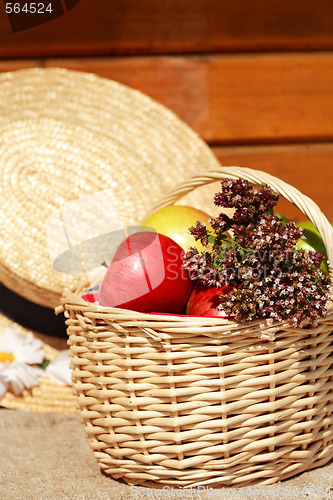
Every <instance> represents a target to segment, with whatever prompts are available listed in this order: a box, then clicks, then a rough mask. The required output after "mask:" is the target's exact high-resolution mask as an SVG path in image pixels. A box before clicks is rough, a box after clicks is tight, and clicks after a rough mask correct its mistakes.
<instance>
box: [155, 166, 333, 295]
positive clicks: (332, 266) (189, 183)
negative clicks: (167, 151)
mask: <svg viewBox="0 0 333 500" xmlns="http://www.w3.org/2000/svg"><path fill="white" fill-rule="evenodd" d="M225 177H229V178H231V179H238V178H242V179H245V180H248V181H249V182H251V183H253V184H255V185H258V186H261V185H263V184H267V185H269V186H270V187H271V188H272V189H274V191H276V192H278V193H279V194H280V195H281V196H283V197H284V198H285V199H286V200H288V201H290V202H291V203H293V204H294V205H295V206H296V207H297V208H299V209H300V210H301V211H302V212H303V214H304V215H306V217H308V219H309V220H310V221H311V222H312V223H313V224H314V226H315V227H316V228H317V230H318V232H319V234H320V236H321V237H322V239H323V242H324V245H325V247H326V250H327V256H328V269H329V277H330V281H331V285H333V228H332V226H331V224H330V223H329V221H328V220H327V218H326V217H325V215H324V214H323V213H322V211H321V210H320V208H319V207H318V205H317V204H316V203H315V202H314V201H312V200H311V198H309V197H308V196H306V195H304V194H302V193H301V192H300V191H299V190H298V189H296V188H294V187H293V186H290V185H289V184H287V183H286V182H284V181H281V180H280V179H278V178H277V177H274V176H273V175H270V174H267V173H266V172H262V171H260V170H253V169H251V168H246V167H217V168H216V169H214V170H208V171H206V172H202V173H201V174H198V175H195V176H193V177H191V178H190V179H188V180H186V181H184V182H182V183H180V184H178V186H176V187H175V188H174V189H173V190H172V191H170V192H169V193H167V194H166V195H165V196H164V197H163V198H161V200H160V201H159V202H158V203H156V204H155V205H154V207H153V209H152V211H155V210H157V209H158V208H162V207H164V206H167V205H172V204H173V203H174V202H176V201H177V200H179V199H180V198H182V197H183V196H185V195H186V194H187V193H189V192H191V191H193V190H194V189H196V188H197V187H200V186H204V185H206V184H211V183H212V182H216V181H221V180H222V179H224V178H225Z"/></svg>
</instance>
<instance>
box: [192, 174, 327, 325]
mask: <svg viewBox="0 0 333 500" xmlns="http://www.w3.org/2000/svg"><path fill="white" fill-rule="evenodd" d="M278 199H279V196H278V194H277V193H275V192H274V191H273V190H272V189H271V188H270V187H269V186H264V187H263V188H262V189H261V190H257V189H255V188H253V186H252V185H251V184H250V183H249V182H248V181H245V180H242V179H237V180H235V181H234V180H232V179H224V180H223V181H222V182H221V191H220V192H219V193H216V195H215V198H214V203H215V204H216V205H217V206H220V207H224V208H233V209H234V214H233V216H232V217H229V216H228V215H226V214H225V213H223V212H221V213H220V214H219V215H218V216H217V217H216V218H214V219H212V220H211V221H210V223H211V226H212V228H213V231H211V230H209V229H208V228H207V226H206V225H205V224H203V223H201V222H199V221H198V222H197V223H196V226H194V227H191V228H190V233H191V234H192V235H193V236H194V237H195V239H196V240H200V241H201V243H202V244H203V245H204V246H205V247H207V251H204V252H201V253H200V252H199V251H198V250H197V249H195V248H191V249H190V250H189V251H188V252H187V253H186V255H185V259H184V267H185V268H186V269H187V270H188V272H189V275H190V277H191V279H192V280H194V281H197V282H199V283H202V284H204V285H207V286H217V287H219V286H222V285H223V284H226V285H231V286H232V287H233V291H232V293H230V294H228V295H226V294H221V295H220V297H219V300H220V305H219V308H220V309H223V310H224V311H225V313H226V314H227V315H228V316H233V317H234V318H235V320H236V321H239V322H245V321H250V320H253V319H256V318H268V319H270V320H271V321H281V320H290V321H292V322H293V324H294V325H295V326H305V325H306V324H314V323H316V321H317V320H318V319H319V318H320V317H322V316H324V315H325V314H326V312H327V310H328V306H329V291H330V287H329V280H328V277H327V276H325V275H324V274H323V273H322V271H321V269H320V263H321V261H322V260H323V258H324V256H323V255H322V254H319V253H317V252H308V253H307V252H306V251H305V250H302V249H298V248H295V245H296V244H297V242H298V240H299V239H300V238H303V239H304V238H305V237H304V233H303V230H302V229H301V228H297V227H296V225H295V224H294V222H292V221H287V222H286V221H285V220H281V218H279V217H278V216H276V215H274V214H273V208H274V206H275V205H276V203H277V202H278ZM226 231H230V232H232V234H233V236H232V237H230V236H228V235H227V234H226Z"/></svg>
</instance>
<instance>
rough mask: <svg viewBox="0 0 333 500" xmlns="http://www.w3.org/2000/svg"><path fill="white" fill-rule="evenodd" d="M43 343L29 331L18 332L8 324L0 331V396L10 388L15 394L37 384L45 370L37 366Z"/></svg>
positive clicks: (42, 355)
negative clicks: (24, 332)
mask: <svg viewBox="0 0 333 500" xmlns="http://www.w3.org/2000/svg"><path fill="white" fill-rule="evenodd" d="M44 356H45V354H44V351H43V344H42V342H41V341H40V340H39V339H36V338H35V337H34V336H33V334H32V333H31V332H28V333H27V334H22V333H18V332H17V331H16V330H15V328H13V327H12V326H8V327H7V328H5V330H3V331H2V332H1V331H0V397H2V396H3V395H4V394H5V393H6V392H7V390H8V389H9V388H10V389H11V390H12V391H13V392H14V394H15V395H16V396H18V395H19V394H21V392H22V391H23V389H25V388H26V389H30V388H31V387H33V386H35V385H38V384H39V381H38V377H43V376H45V372H44V370H43V369H42V368H40V367H38V366H31V365H39V364H41V363H42V362H43V359H44Z"/></svg>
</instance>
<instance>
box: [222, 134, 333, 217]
mask: <svg viewBox="0 0 333 500" xmlns="http://www.w3.org/2000/svg"><path fill="white" fill-rule="evenodd" d="M213 152H214V153H215V155H216V156H217V158H218V159H219V161H220V163H221V164H222V165H224V166H232V165H239V166H242V167H250V168H254V169H256V170H263V171H264V172H268V173H270V174H272V175H274V176H276V177H278V178H279V179H281V180H284V181H285V182H287V183H288V184H291V185H292V186H294V187H296V188H297V189H299V190H300V191H301V192H302V193H303V194H305V195H307V196H309V197H310V198H311V199H312V200H313V201H314V202H316V203H317V205H318V206H319V207H320V208H321V210H322V211H323V212H324V214H325V215H326V217H327V218H328V219H329V220H330V221H331V222H332V223H333V203H332V200H333V168H332V165H333V144H332V143H328V144H296V145H295V144H293V145H278V146H276V145H267V146H245V147H215V148H213ZM278 210H279V211H280V212H281V213H284V214H286V215H287V216H289V217H294V218H295V219H297V220H299V221H301V220H304V215H303V214H302V213H301V212H300V211H299V210H298V209H296V207H294V206H293V205H291V204H290V203H289V202H287V201H285V200H281V201H280V202H279V205H278Z"/></svg>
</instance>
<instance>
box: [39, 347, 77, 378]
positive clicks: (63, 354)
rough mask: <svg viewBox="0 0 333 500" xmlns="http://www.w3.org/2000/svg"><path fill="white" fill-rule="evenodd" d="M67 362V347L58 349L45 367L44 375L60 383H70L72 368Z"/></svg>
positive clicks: (68, 359) (68, 358)
mask: <svg viewBox="0 0 333 500" xmlns="http://www.w3.org/2000/svg"><path fill="white" fill-rule="evenodd" d="M69 363H70V357H69V352H68V349H65V350H64V351H60V352H59V354H57V356H56V357H55V358H54V359H53V360H52V361H51V362H50V363H49V364H48V366H47V367H46V369H45V375H46V377H49V378H50V379H52V380H54V381H55V382H57V384H60V385H72V370H71V369H70V367H69Z"/></svg>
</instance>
